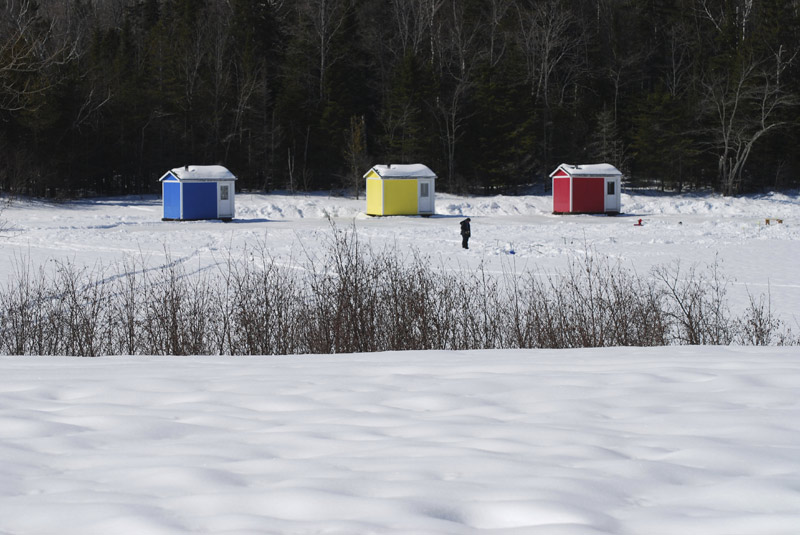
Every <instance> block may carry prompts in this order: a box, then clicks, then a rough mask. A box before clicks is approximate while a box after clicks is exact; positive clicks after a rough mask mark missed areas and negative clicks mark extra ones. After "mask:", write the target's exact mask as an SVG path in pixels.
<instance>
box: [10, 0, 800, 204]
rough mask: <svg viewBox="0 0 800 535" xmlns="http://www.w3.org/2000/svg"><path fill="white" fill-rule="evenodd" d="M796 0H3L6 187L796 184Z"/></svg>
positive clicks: (72, 190) (70, 191)
mask: <svg viewBox="0 0 800 535" xmlns="http://www.w3.org/2000/svg"><path fill="white" fill-rule="evenodd" d="M799 49H800V2H798V0H295V1H285V0H68V1H65V0H38V1H34V0H0V147H2V153H1V154H2V155H3V157H2V158H0V189H2V190H3V191H6V192H12V193H21V194H33V195H40V196H61V195H81V194H117V193H141V192H151V191H157V187H158V184H157V178H158V177H159V176H160V175H161V174H163V172H164V171H166V170H167V169H169V168H172V167H176V166H179V165H183V164H186V163H196V164H206V163H222V164H224V165H226V166H228V167H229V168H230V169H231V170H232V171H234V173H236V174H237V176H239V177H240V182H239V184H238V186H239V188H245V189H247V188H249V189H265V190H269V189H274V188H281V189H292V190H306V189H317V188H324V189H327V188H346V189H349V190H351V191H355V192H357V191H358V190H357V189H358V187H359V185H360V182H361V176H362V175H363V173H364V172H365V171H366V170H367V169H368V168H369V167H370V166H371V165H372V164H375V163H410V162H424V163H426V164H427V165H428V166H429V167H431V168H432V169H434V170H435V171H436V172H437V174H438V175H439V177H440V180H439V182H438V185H437V187H438V188H439V189H443V190H450V191H483V192H486V191H514V190H515V189H517V188H519V187H520V186H523V185H530V184H536V183H540V184H547V182H548V181H547V175H548V174H549V173H550V172H551V171H552V170H553V169H554V168H555V167H556V166H557V165H558V164H559V163H561V162H569V163H589V162H599V161H604V162H609V163H613V164H615V165H617V166H618V167H619V168H621V169H622V170H623V171H624V173H625V175H626V177H627V178H628V179H629V180H631V181H633V182H634V183H637V182H638V183H648V184H657V185H659V186H661V187H667V188H678V189H680V188H685V187H712V188H714V189H716V190H718V191H721V192H723V193H726V194H733V193H738V192H742V191H752V190H757V189H764V188H781V187H787V186H795V185H796V184H797V181H798V176H800V174H798V171H800V151H797V150H796V147H797V146H798V142H799V141H800V106H798V100H799V99H798V97H800V70H799V69H798V61H800V58H798V50H799Z"/></svg>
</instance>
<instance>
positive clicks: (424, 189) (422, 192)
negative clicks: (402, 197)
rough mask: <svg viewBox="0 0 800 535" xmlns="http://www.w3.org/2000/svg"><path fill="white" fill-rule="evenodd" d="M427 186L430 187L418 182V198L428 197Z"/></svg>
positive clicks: (425, 183)
mask: <svg viewBox="0 0 800 535" xmlns="http://www.w3.org/2000/svg"><path fill="white" fill-rule="evenodd" d="M429 186H430V184H428V183H427V182H420V184H419V196H420V197H427V196H428V195H429V193H428V187H429Z"/></svg>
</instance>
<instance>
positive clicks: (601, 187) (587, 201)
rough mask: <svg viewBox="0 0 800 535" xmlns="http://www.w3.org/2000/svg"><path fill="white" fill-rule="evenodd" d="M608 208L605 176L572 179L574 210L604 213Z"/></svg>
mask: <svg viewBox="0 0 800 535" xmlns="http://www.w3.org/2000/svg"><path fill="white" fill-rule="evenodd" d="M605 208H606V200H605V180H604V179H603V178H573V179H572V211H573V212H590V213H601V214H602V213H603V212H605Z"/></svg>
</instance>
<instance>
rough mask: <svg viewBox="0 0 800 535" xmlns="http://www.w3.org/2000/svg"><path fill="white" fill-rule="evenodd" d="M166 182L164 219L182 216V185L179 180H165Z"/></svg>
mask: <svg viewBox="0 0 800 535" xmlns="http://www.w3.org/2000/svg"><path fill="white" fill-rule="evenodd" d="M163 184H164V219H180V218H181V185H180V183H179V182H177V181H173V180H169V181H167V180H165V181H164V182H163Z"/></svg>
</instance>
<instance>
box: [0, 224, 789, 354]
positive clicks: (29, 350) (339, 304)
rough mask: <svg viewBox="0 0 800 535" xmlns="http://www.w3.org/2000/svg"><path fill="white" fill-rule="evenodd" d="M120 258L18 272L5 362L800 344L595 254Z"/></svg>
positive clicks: (704, 282)
mask: <svg viewBox="0 0 800 535" xmlns="http://www.w3.org/2000/svg"><path fill="white" fill-rule="evenodd" d="M166 257H167V262H166V263H165V264H164V265H162V266H160V267H155V268H148V267H147V266H146V264H147V263H146V262H145V259H144V258H142V257H141V256H140V257H138V258H127V259H125V260H124V261H123V262H122V263H121V264H120V265H119V266H118V268H117V270H116V272H114V273H113V274H112V275H111V276H108V271H109V270H107V269H105V268H103V267H102V266H98V267H95V268H93V269H88V268H85V267H79V266H75V265H74V264H72V263H70V262H55V263H53V264H52V266H51V267H53V269H52V270H51V271H50V272H49V273H50V274H48V272H47V271H46V270H45V268H44V267H39V268H38V269H34V268H33V267H32V266H31V263H30V261H29V260H25V261H18V262H17V263H16V264H15V267H14V271H13V273H12V275H11V276H10V278H9V280H8V283H7V285H6V286H5V287H4V288H3V289H2V290H0V353H3V354H20V355H21V354H33V355H55V354H65V355H82V356H95V355H103V354H131V355H133V354H153V355H205V354H217V355H228V354H250V355H258V354H262V355H263V354H298V353H343V352H368V351H388V350H424V349H451V350H460V349H482V348H495V349H500V348H570V347H608V346H627V345H631V346H654V345H670V344H730V343H738V344H752V345H767V344H776V345H782V344H798V343H799V342H798V339H797V337H796V336H793V335H792V332H791V330H789V329H788V328H787V327H786V325H785V323H784V322H783V321H781V320H780V319H779V318H778V317H777V316H776V315H775V314H774V313H773V311H772V309H771V306H770V301H769V297H768V296H767V297H764V296H752V295H751V296H750V304H749V306H748V307H747V308H746V309H745V310H744V312H743V313H742V314H741V315H739V316H734V315H732V314H731V312H730V310H729V308H728V305H727V301H726V298H725V296H726V286H727V279H726V278H725V277H724V276H723V275H722V274H721V272H720V270H719V266H718V263H715V264H714V265H712V266H709V268H707V269H706V270H704V271H702V270H700V269H699V268H697V267H692V268H690V269H689V270H682V269H681V267H680V265H679V264H674V265H672V266H666V267H665V266H660V267H657V268H655V269H654V270H653V271H652V272H651V275H650V276H648V277H642V276H639V275H638V274H636V272H635V271H632V270H629V269H625V268H623V267H622V266H621V265H620V264H619V263H613V262H611V261H610V260H609V259H608V258H605V257H602V256H599V255H597V254H595V253H594V251H591V250H588V249H587V250H586V251H585V252H584V255H583V258H582V260H580V261H574V262H572V263H571V264H570V265H569V267H568V269H566V270H564V271H562V272H559V273H549V274H543V273H538V272H535V271H524V272H522V273H517V272H516V271H515V270H514V269H513V266H512V267H510V268H508V267H504V270H503V272H502V273H501V274H500V275H499V276H498V275H495V274H492V273H490V272H489V271H488V270H487V269H486V268H485V266H484V265H480V266H478V268H477V269H474V270H473V269H466V268H463V269H459V270H451V269H446V268H445V267H444V266H438V267H436V268H434V267H433V266H432V265H431V262H430V259H429V258H427V257H424V256H422V255H420V254H419V253H418V252H416V251H412V252H411V253H408V254H407V255H406V256H401V255H399V254H398V253H396V252H395V251H394V250H393V249H391V248H386V249H384V250H383V251H380V252H375V251H373V250H372V249H371V248H370V247H368V246H365V245H364V244H363V243H361V242H360V241H359V239H358V234H357V232H356V229H355V227H352V228H350V229H345V230H342V229H339V228H337V227H336V226H335V225H334V224H333V223H331V234H330V241H329V243H328V246H327V249H326V250H325V251H324V252H323V253H322V254H319V255H317V254H311V253H309V252H307V253H306V257H305V259H304V260H303V261H300V262H296V261H294V260H293V259H291V258H290V259H282V260H281V261H278V260H277V259H275V258H273V257H272V256H271V255H270V254H269V249H268V247H267V245H266V243H261V244H256V245H255V246H253V247H248V248H246V249H245V250H244V251H241V252H238V253H236V254H234V253H233V252H232V251H229V252H228V256H227V258H225V259H223V260H222V261H218V262H216V264H215V267H214V266H212V267H207V268H201V267H200V266H198V269H197V270H196V271H195V272H193V273H187V271H186V263H185V262H184V261H182V260H173V259H172V258H171V257H170V255H169V253H168V252H167V255H166Z"/></svg>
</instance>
